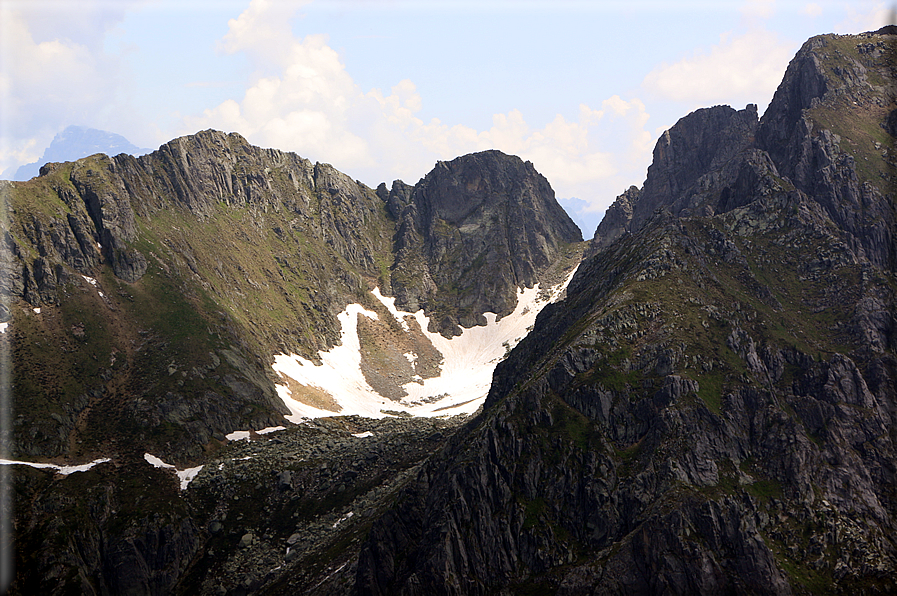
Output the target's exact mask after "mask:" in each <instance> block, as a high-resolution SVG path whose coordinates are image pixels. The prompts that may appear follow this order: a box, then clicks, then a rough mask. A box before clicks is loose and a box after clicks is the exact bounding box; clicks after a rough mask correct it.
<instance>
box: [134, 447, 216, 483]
mask: <svg viewBox="0 0 897 596" xmlns="http://www.w3.org/2000/svg"><path fill="white" fill-rule="evenodd" d="M143 459H145V460H146V461H147V463H149V464H150V465H151V466H153V467H154V468H167V469H171V470H174V471H175V473H176V474H177V476H178V479H180V481H181V484H180V486H181V490H184V489H186V488H187V485H188V484H190V481H192V480H193V479H194V478H196V475H197V474H199V471H200V470H202V466H196V467H195V468H185V469H183V470H178V469H177V468H176V467H174V466H173V465H171V464H167V463H165V462H164V461H162V460H161V459H159V458H158V457H156V456H155V455H152V454H150V453H144V454H143Z"/></svg>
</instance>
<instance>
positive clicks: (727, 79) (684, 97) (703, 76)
mask: <svg viewBox="0 0 897 596" xmlns="http://www.w3.org/2000/svg"><path fill="white" fill-rule="evenodd" d="M795 50H796V47H795V44H794V43H793V42H791V41H783V40H781V39H779V38H778V37H777V36H776V35H775V34H773V33H770V32H768V31H764V30H759V29H757V30H751V31H748V32H747V33H744V34H741V35H737V36H735V35H732V34H725V35H722V36H721V37H720V43H719V44H717V45H715V46H713V47H711V48H709V50H700V51H697V52H695V53H694V54H693V55H692V56H689V57H687V58H683V59H682V60H680V61H678V62H676V63H674V64H662V65H661V66H659V67H658V68H655V69H654V70H652V71H651V72H650V73H648V75H647V76H646V77H645V79H644V82H643V86H644V87H645V88H646V89H648V90H649V91H652V92H654V93H656V94H658V95H660V96H661V97H664V98H667V99H671V100H674V101H682V102H689V103H692V104H694V105H695V106H705V105H713V104H716V103H727V104H730V105H735V106H737V105H739V104H741V103H756V104H758V105H760V106H761V109H762V107H763V106H764V105H766V104H767V103H768V102H769V101H770V100H771V99H772V95H773V93H774V92H775V90H776V87H777V86H778V84H779V82H780V81H781V79H782V74H783V73H784V72H785V68H786V67H787V66H788V62H789V61H790V60H791V57H792V56H793V55H794V52H795Z"/></svg>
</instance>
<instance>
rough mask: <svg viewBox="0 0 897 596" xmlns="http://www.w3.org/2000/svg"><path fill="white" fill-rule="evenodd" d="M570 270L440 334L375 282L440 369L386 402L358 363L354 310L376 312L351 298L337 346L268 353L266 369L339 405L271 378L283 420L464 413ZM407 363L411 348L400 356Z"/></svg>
mask: <svg viewBox="0 0 897 596" xmlns="http://www.w3.org/2000/svg"><path fill="white" fill-rule="evenodd" d="M572 277H573V273H571V274H570V276H569V277H567V279H566V281H564V283H562V284H559V285H557V286H555V287H553V288H551V289H550V290H549V291H548V292H541V291H540V290H539V286H538V285H536V286H535V287H533V288H529V289H520V290H518V291H517V308H515V309H514V312H513V313H511V314H509V315H508V316H506V317H503V318H502V319H500V320H496V319H497V317H496V315H495V314H494V313H486V314H485V317H486V321H487V324H486V325H485V326H478V327H472V328H470V329H463V330H462V333H461V335H459V336H456V337H453V338H452V339H446V338H445V337H443V336H442V335H440V334H438V333H431V332H429V331H428V330H427V327H428V326H429V324H430V321H429V318H428V317H426V316H424V313H423V310H420V311H418V312H416V313H407V312H402V311H400V310H398V309H397V308H396V306H395V298H388V297H385V296H383V295H382V294H380V291H379V289H378V288H375V289H374V291H373V292H372V294H373V295H374V296H375V297H376V298H377V299H378V300H379V301H380V302H381V303H383V305H384V306H385V307H386V308H387V309H388V310H389V312H390V313H392V315H393V316H394V317H395V318H396V320H397V321H398V322H399V323H400V324H401V325H402V327H403V328H404V329H406V330H407V329H408V322H407V321H406V320H405V319H406V317H412V318H414V319H415V320H416V321H417V323H418V324H419V325H420V329H421V331H422V332H423V334H424V336H425V337H426V338H427V339H428V340H429V341H430V342H431V343H432V344H433V346H434V347H435V348H436V349H437V350H439V352H440V353H441V354H442V357H443V362H442V365H441V370H440V374H439V376H437V377H434V378H430V379H423V380H420V379H419V378H418V380H416V381H415V382H411V383H408V384H406V385H404V386H403V389H404V390H405V391H406V392H407V394H408V395H407V396H406V397H404V398H403V399H402V400H401V401H393V400H390V399H387V398H385V397H383V396H381V395H380V394H378V393H377V392H376V391H375V390H374V389H373V388H372V387H371V386H370V385H369V384H368V383H367V381H366V380H365V377H364V373H363V372H362V370H361V351H360V350H361V346H360V342H359V339H358V316H359V315H364V316H367V317H370V318H371V319H375V320H376V319H378V316H377V314H376V313H374V312H371V311H368V310H365V309H364V308H362V307H361V306H360V305H358V304H350V305H349V306H347V307H346V310H345V311H344V312H343V313H341V314H340V315H339V321H340V324H341V325H342V336H341V337H342V345H339V346H336V347H334V348H332V349H331V350H330V351H328V352H321V364H320V365H315V364H314V363H313V362H311V361H309V360H306V359H304V358H302V357H301V356H296V355H295V354H290V355H286V354H279V355H277V356H275V357H274V364H273V368H274V370H275V371H276V372H277V373H278V374H279V375H280V376H281V378H284V379H285V380H286V377H289V378H290V379H292V380H293V381H295V383H297V384H299V385H303V386H306V387H312V388H314V389H315V390H316V391H324V392H326V393H328V394H330V395H331V396H332V397H333V399H334V401H335V402H336V403H337V404H339V406H340V408H341V409H340V410H339V412H334V411H328V410H324V409H320V408H316V407H314V406H310V405H307V404H305V403H302V402H300V401H298V400H297V399H294V398H293V396H292V393H291V391H290V389H289V387H287V386H286V385H278V386H277V391H278V394H279V395H280V397H281V398H282V399H283V401H284V403H285V404H286V405H287V407H288V408H289V409H290V412H291V415H289V416H287V419H288V420H290V421H292V422H297V423H298V422H300V421H301V420H302V419H303V418H318V417H322V416H333V415H335V414H339V415H352V414H356V415H359V416H365V417H369V418H382V417H383V416H385V415H387V414H386V413H385V411H393V412H394V411H402V412H408V413H409V414H412V415H415V416H441V415H455V414H470V413H473V412H475V411H476V409H477V408H479V407H480V405H481V404H482V403H483V401H484V400H485V398H486V394H487V393H489V386H490V384H491V383H492V373H493V371H494V370H495V367H496V365H497V364H498V363H499V361H501V360H502V358H504V356H505V354H507V352H508V350H510V349H511V348H513V347H514V346H515V345H517V343H518V342H519V341H520V340H521V339H523V338H524V336H526V334H527V332H528V331H529V329H530V328H531V327H532V325H533V323H535V320H536V315H537V314H539V311H540V310H542V308H543V307H545V305H546V304H548V303H549V302H552V301H554V300H556V299H557V298H558V296H559V295H560V294H561V293H562V292H563V290H564V289H565V288H566V287H567V283H569V281H570V279H572ZM405 356H406V358H408V360H409V362H413V361H414V360H415V359H416V358H417V355H416V354H413V353H409V354H406V355H405Z"/></svg>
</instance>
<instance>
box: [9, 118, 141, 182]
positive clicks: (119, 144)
mask: <svg viewBox="0 0 897 596" xmlns="http://www.w3.org/2000/svg"><path fill="white" fill-rule="evenodd" d="M150 151H151V149H141V148H140V147H137V146H136V145H134V144H132V143H131V142H130V141H129V140H128V139H126V138H125V137H123V136H121V135H119V134H115V133H113V132H109V131H105V130H98V129H96V128H88V127H86V126H67V127H66V128H65V130H63V131H62V132H60V133H57V135H56V136H55V137H53V141H52V142H51V143H50V146H49V147H47V148H46V149H45V150H44V154H43V155H42V156H41V158H40V159H39V160H37V161H36V162H33V163H30V164H26V165H23V166H20V167H19V168H18V169H17V170H16V172H15V174H14V175H13V176H12V179H13V180H30V179H31V178H34V177H35V176H37V175H38V174H39V173H40V168H41V166H43V165H44V164H46V163H50V162H54V161H56V162H63V161H75V160H76V159H80V158H82V157H87V156H88V155H93V154H95V153H105V154H106V155H118V154H120V153H129V154H131V155H142V154H144V153H149V152H150Z"/></svg>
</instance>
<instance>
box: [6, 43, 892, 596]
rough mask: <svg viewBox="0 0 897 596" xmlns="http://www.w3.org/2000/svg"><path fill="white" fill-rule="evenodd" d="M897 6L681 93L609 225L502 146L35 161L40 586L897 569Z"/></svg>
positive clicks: (633, 589) (33, 384)
mask: <svg viewBox="0 0 897 596" xmlns="http://www.w3.org/2000/svg"><path fill="white" fill-rule="evenodd" d="M895 35H897V30H895V29H894V28H885V29H882V30H880V31H877V32H873V33H865V34H861V35H857V36H841V35H824V36H819V37H815V38H812V39H811V40H809V41H808V42H806V43H805V44H804V46H803V47H802V48H801V49H800V51H799V52H798V53H797V55H796V56H795V57H794V59H793V60H792V61H791V63H790V65H789V67H788V69H787V71H786V73H785V76H784V79H783V81H782V83H781V85H780V86H779V88H778V90H777V91H776V94H775V96H774V98H773V100H772V102H771V103H770V105H769V107H768V108H767V110H766V111H765V113H764V114H763V116H762V117H759V115H758V112H757V108H756V106H753V105H749V106H747V107H746V108H745V109H743V110H735V109H733V108H731V107H728V106H715V107H711V108H706V109H700V110H697V111H695V112H693V113H691V114H688V115H687V116H685V117H683V118H682V119H681V120H680V121H679V122H677V123H676V124H675V125H674V126H673V127H672V128H670V129H669V130H668V131H666V132H664V133H663V135H662V136H661V137H660V139H659V140H658V141H657V144H656V146H655V149H654V159H653V163H652V165H651V166H650V168H649V169H648V172H647V178H646V180H645V181H644V184H643V185H642V186H641V187H640V188H639V187H635V186H633V187H631V188H629V189H627V190H625V191H624V192H623V193H622V194H621V195H620V196H619V197H618V198H617V199H616V201H615V202H614V203H613V205H612V206H611V207H610V208H609V209H608V211H607V213H606V215H605V217H604V219H603V220H602V222H601V224H600V225H599V226H598V229H597V230H596V232H595V235H594V237H593V238H592V239H591V241H589V242H583V241H582V237H581V233H580V231H579V229H578V228H577V227H576V225H575V224H574V223H573V222H572V221H571V219H570V218H569V217H568V216H567V214H566V213H564V211H563V209H561V207H560V206H559V204H558V202H557V201H556V200H555V197H554V193H553V191H552V190H551V187H550V185H549V183H548V181H547V180H546V179H545V178H544V177H542V176H541V175H540V174H539V173H538V172H536V170H535V169H534V167H533V165H532V164H531V163H529V162H524V161H522V160H520V159H519V158H516V157H513V156H508V155H505V154H502V153H500V152H498V151H487V152H483V153H476V154H472V155H467V156H463V157H459V158H457V159H454V160H452V161H447V162H439V163H438V164H436V166H435V168H434V169H433V170H432V171H431V172H430V173H429V174H427V175H426V176H425V177H424V178H423V179H421V180H420V181H419V182H417V183H416V184H414V185H413V186H411V185H408V184H405V183H404V182H402V181H395V182H393V183H392V184H391V186H387V185H386V184H380V185H379V186H377V187H376V188H372V187H368V186H366V185H365V184H363V183H361V182H359V181H353V180H352V179H351V178H349V177H348V176H346V175H344V174H342V173H340V172H338V171H337V170H335V169H334V168H332V167H331V166H329V165H327V164H321V163H316V164H312V163H311V162H309V161H307V160H305V159H303V158H301V157H299V156H297V155H295V154H291V153H284V152H281V151H277V150H272V149H261V148H258V147H254V146H252V145H250V144H249V143H248V142H247V141H246V140H245V139H243V138H242V137H241V136H240V135H238V134H236V133H231V134H225V133H221V132H217V131H205V132H200V133H197V134H196V135H192V136H188V137H182V138H179V139H175V140H173V141H171V142H169V143H167V144H165V145H163V146H162V147H161V148H160V149H159V150H158V151H155V152H152V153H150V154H148V155H144V156H141V157H136V158H135V157H132V156H130V155H125V154H122V155H117V156H115V157H107V156H105V155H93V156H91V157H88V158H84V159H79V160H77V161H74V162H65V163H48V164H46V165H45V166H43V167H42V168H41V171H40V176H39V177H37V178H34V179H32V180H29V181H27V182H0V191H2V194H3V197H4V200H5V201H6V203H7V206H8V211H9V213H10V217H9V221H8V226H7V229H6V233H5V237H4V242H3V244H2V245H0V263H2V266H3V271H4V275H3V276H2V280H0V283H2V284H3V286H2V290H3V296H4V297H5V299H6V301H5V302H4V304H3V306H2V308H0V325H2V326H3V329H2V335H0V337H2V338H3V340H5V342H6V343H7V344H8V346H7V348H6V349H8V350H9V351H10V353H11V362H12V370H11V371H10V378H11V389H12V394H13V397H14V400H13V404H14V410H13V412H12V417H11V427H12V429H11V434H12V441H11V445H10V444H8V445H7V450H8V451H7V452H8V453H9V459H10V460H15V461H16V462H19V463H15V464H9V465H8V466H4V469H12V470H13V471H14V473H13V474H12V476H13V483H12V491H13V493H12V495H13V499H14V504H15V511H14V524H15V541H16V554H15V563H16V571H15V578H14V580H13V583H12V585H11V593H13V594H32V593H41V594H63V593H88V594H119V593H122V594H124V593H127V594H168V593H176V594H181V593H183V594H186V593H190V594H194V593H200V594H216V595H226V594H287V593H289V594H294V593H307V594H359V595H362V594H406V595H411V594H424V593H437V594H564V595H578V594H696V593H700V594H742V593H750V594H817V593H843V592H848V591H855V592H858V593H881V594H886V593H893V592H894V591H897V543H895V539H894V536H897V527H895V526H897V518H895V515H897V469H895V462H897V430H895V429H897V424H895V422H897V420H895V417H897V383H895V377H897V358H895V335H894V334H895V328H897V321H895V293H897V279H895V273H897V236H895V232H897V228H895V203H894V188H895V186H894V181H895V175H897V172H895V165H897V160H895V155H894V138H895V136H897V87H895V84H894V81H895V80H897V79H895V76H894V74H895V73H894V72H893V70H894V64H895V61H894V55H893V52H894V49H895V48H894V43H895V41H897V37H895ZM483 379H485V381H484V380H483ZM40 466H43V467H40ZM77 466H81V467H80V468H78V467H77Z"/></svg>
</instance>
